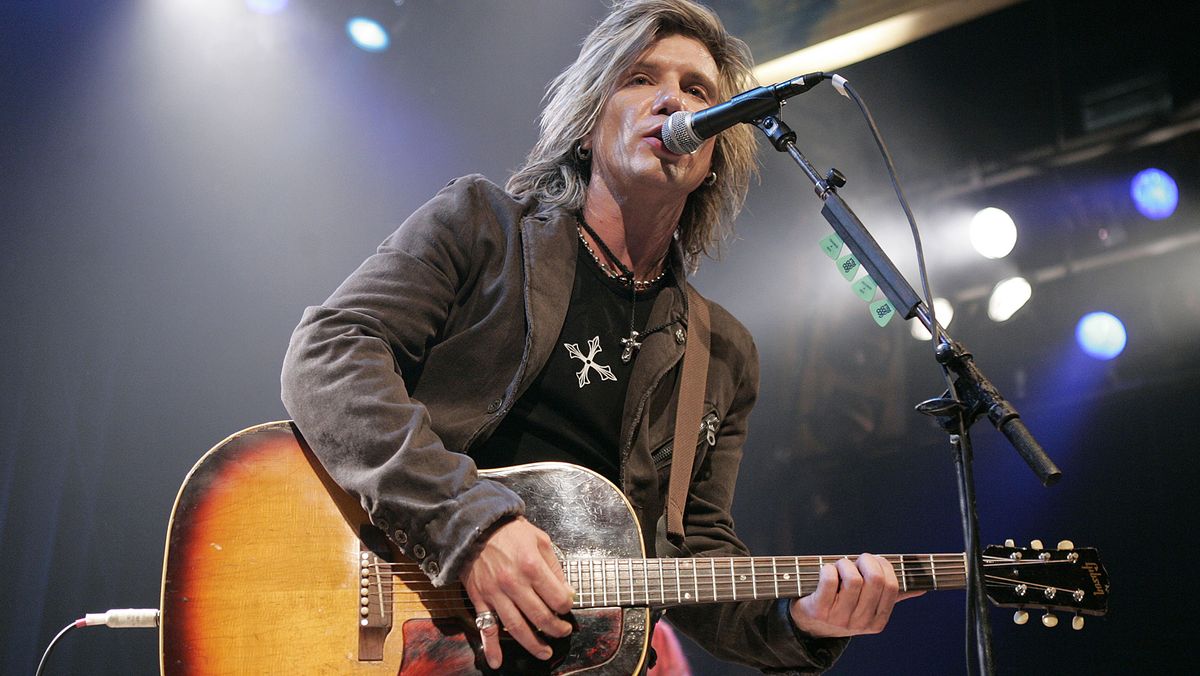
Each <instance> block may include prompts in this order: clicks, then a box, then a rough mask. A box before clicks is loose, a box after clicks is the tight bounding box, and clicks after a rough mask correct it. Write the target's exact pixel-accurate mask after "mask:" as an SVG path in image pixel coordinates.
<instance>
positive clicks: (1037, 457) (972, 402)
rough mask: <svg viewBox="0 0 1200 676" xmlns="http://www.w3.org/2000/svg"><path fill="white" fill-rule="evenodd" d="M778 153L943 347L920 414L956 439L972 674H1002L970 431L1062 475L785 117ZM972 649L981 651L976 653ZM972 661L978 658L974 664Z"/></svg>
mask: <svg viewBox="0 0 1200 676" xmlns="http://www.w3.org/2000/svg"><path fill="white" fill-rule="evenodd" d="M752 124H754V126H756V127H758V128H759V129H760V130H762V132H763V133H764V134H766V136H767V138H768V139H769V140H770V142H771V145H772V146H774V148H775V149H776V150H778V151H780V152H786V153H787V154H788V155H790V156H791V157H792V159H793V160H795V162H796V164H797V165H799V166H800V169H801V170H802V171H803V172H804V174H805V175H806V176H807V177H808V179H809V180H810V181H812V183H813V186H814V188H815V191H816V193H817V197H819V198H821V200H822V201H823V202H824V205H825V206H824V207H823V208H822V209H821V215H822V216H824V217H825V220H827V221H829V224H830V225H832V226H833V229H834V231H835V232H837V234H838V236H839V237H841V239H842V241H843V242H845V243H846V244H847V245H848V246H849V247H850V250H851V251H852V252H853V253H854V256H855V257H856V258H857V259H858V261H859V262H860V263H862V265H863V266H864V267H865V268H866V269H867V272H868V273H869V274H870V275H871V279H873V280H875V282H876V284H878V286H879V288H880V289H881V290H882V291H883V293H884V295H885V296H886V297H887V299H888V300H889V301H890V302H891V304H892V307H893V308H895V310H896V311H897V312H901V313H902V315H903V317H904V318H905V319H912V318H914V317H916V318H917V319H918V320H920V322H921V323H922V324H924V325H925V328H927V329H928V330H929V333H930V335H932V336H933V337H934V340H936V341H937V348H936V350H935V358H936V360H937V362H938V363H939V364H940V365H941V366H942V368H943V369H945V370H948V371H949V372H952V373H953V374H954V378H953V379H952V381H951V383H950V389H949V390H947V391H946V392H945V393H943V394H942V396H941V397H937V398H934V399H929V400H927V401H924V402H922V403H921V404H919V405H918V406H917V411H918V412H920V413H922V414H924V415H929V416H932V417H934V418H936V419H937V421H938V423H939V425H941V427H942V428H943V429H944V430H946V432H947V433H948V434H949V436H950V445H951V447H952V448H953V449H954V466H955V469H956V473H957V476H958V504H959V510H960V511H961V513H962V528H963V540H964V545H965V550H964V551H965V552H966V554H965V557H966V568H967V623H968V625H967V626H968V629H967V673H973V672H974V669H972V661H974V662H975V666H977V667H978V669H979V671H980V673H983V674H986V675H987V676H991V674H993V673H994V671H995V663H994V661H993V658H992V639H991V625H990V624H989V622H988V615H987V612H985V610H986V608H987V595H986V592H985V590H984V584H983V576H982V575H981V571H982V570H983V555H982V551H981V549H980V546H979V515H978V509H977V507H976V504H975V478H974V473H973V470H972V466H971V462H972V448H971V435H970V426H971V425H972V424H973V423H974V422H975V421H976V420H977V419H979V418H980V417H982V416H983V415H986V416H987V417H988V420H990V421H991V422H992V424H993V425H994V426H995V427H996V429H998V430H1000V431H1001V432H1002V433H1003V434H1004V436H1005V437H1006V438H1007V439H1008V440H1009V442H1010V443H1012V445H1013V447H1014V448H1015V449H1016V450H1017V452H1018V453H1019V454H1020V455H1021V457H1022V458H1023V459H1024V460H1025V462H1026V464H1028V465H1029V467H1030V469H1032V470H1033V472H1034V473H1035V474H1037V475H1038V478H1039V479H1040V480H1041V482H1042V484H1043V485H1045V486H1049V485H1051V484H1053V483H1054V482H1056V481H1058V479H1059V478H1061V476H1062V472H1061V471H1059V469H1058V467H1056V466H1055V465H1054V462H1053V461H1052V460H1051V459H1050V458H1049V457H1048V456H1047V455H1046V452H1045V451H1044V450H1042V447H1041V446H1040V445H1039V444H1038V442H1037V441H1036V440H1035V439H1034V438H1033V435H1032V434H1030V432H1029V430H1028V429H1027V428H1026V427H1025V424H1024V423H1022V422H1021V420H1020V415H1019V414H1018V413H1017V411H1016V409H1014V408H1013V407H1012V405H1011V404H1009V403H1008V401H1006V400H1005V399H1004V397H1003V396H1002V395H1001V394H1000V392H999V390H997V389H996V387H995V385H993V384H992V382H991V381H990V380H988V378H987V376H985V375H984V374H983V372H981V371H980V370H979V368H978V367H976V366H975V362H974V358H973V356H972V355H971V353H970V352H968V351H967V349H966V348H965V347H963V345H962V344H961V343H958V342H957V341H955V340H953V339H952V338H951V337H950V336H949V334H947V333H946V330H945V329H944V328H942V327H941V326H940V325H938V324H937V323H936V322H935V321H934V318H933V317H932V315H931V314H930V312H929V308H928V307H927V306H926V305H925V303H924V302H922V301H921V298H920V296H918V295H917V292H916V291H914V290H913V288H912V286H911V285H909V283H908V281H907V280H905V279H904V276H903V275H901V274H900V271H899V270H898V269H897V268H896V266H895V265H894V264H893V263H892V261H891V259H890V258H888V256H887V254H885V253H884V252H883V249H882V248H881V247H880V246H879V244H878V243H877V242H876V241H875V238H874V237H872V236H871V233H870V232H868V231H867V228H866V226H865V225H863V223H862V221H861V220H859V218H858V216H857V215H855V213H854V212H853V211H851V209H850V207H849V206H848V205H847V204H846V202H845V201H844V200H842V198H841V196H840V195H839V194H838V192H837V190H838V188H841V187H842V186H844V185H845V184H846V178H845V177H844V176H843V175H842V174H841V172H839V171H838V170H837V169H830V170H829V172H828V173H827V174H826V175H825V176H824V177H822V176H821V175H820V174H818V173H817V170H816V169H815V168H814V167H813V166H812V164H810V163H809V161H808V160H807V159H806V158H805V157H804V155H803V154H801V153H800V151H799V150H798V149H797V148H796V143H795V141H796V133H795V132H794V131H792V130H791V128H790V127H788V126H787V124H786V123H785V122H784V121H783V120H781V119H779V117H778V116H777V115H767V116H765V117H762V118H760V119H757V120H754V121H753V123H752ZM972 646H973V647H974V650H972ZM972 653H974V655H973V656H972Z"/></svg>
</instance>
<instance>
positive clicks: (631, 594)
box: [625, 559, 637, 606]
mask: <svg viewBox="0 0 1200 676" xmlns="http://www.w3.org/2000/svg"><path fill="white" fill-rule="evenodd" d="M625 565H626V566H627V567H628V568H629V605H631V606H635V605H637V602H636V601H634V600H633V559H625Z"/></svg>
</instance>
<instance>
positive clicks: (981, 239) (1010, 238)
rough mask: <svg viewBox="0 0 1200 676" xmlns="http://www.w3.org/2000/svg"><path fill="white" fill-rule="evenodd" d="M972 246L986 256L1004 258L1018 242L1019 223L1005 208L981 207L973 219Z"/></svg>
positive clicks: (971, 229)
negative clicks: (1014, 221)
mask: <svg viewBox="0 0 1200 676" xmlns="http://www.w3.org/2000/svg"><path fill="white" fill-rule="evenodd" d="M970 235H971V246H973V247H975V250H976V251H978V252H979V254H980V255H981V256H983V257H984V258H1004V257H1005V256H1007V255H1008V254H1009V252H1010V251H1012V250H1013V247H1014V246H1016V244H1017V225H1016V224H1015V223H1013V219H1012V216H1009V215H1008V214H1007V213H1005V211H1004V210H1003V209H997V208H996V207H988V208H986V209H980V210H979V213H977V214H975V217H974V218H972V219H971V228H970Z"/></svg>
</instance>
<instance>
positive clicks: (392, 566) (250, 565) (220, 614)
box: [159, 422, 1109, 676]
mask: <svg viewBox="0 0 1200 676" xmlns="http://www.w3.org/2000/svg"><path fill="white" fill-rule="evenodd" d="M481 474H483V475H485V476H487V477H488V478H490V479H492V480H495V481H498V482H501V483H503V484H504V485H506V486H508V487H509V488H511V489H512V490H514V491H515V492H517V493H518V494H519V495H521V496H522V497H523V498H524V500H525V504H526V509H527V513H526V517H527V518H528V519H529V520H530V521H531V522H532V523H534V524H535V525H537V526H538V527H540V528H542V529H543V530H545V531H546V532H547V533H548V534H549V535H550V537H551V539H552V540H553V542H554V544H555V546H556V548H557V549H558V551H559V556H560V559H561V562H562V566H563V572H564V575H565V576H566V579H567V582H568V584H569V585H570V586H571V587H572V589H574V590H575V593H576V598H575V603H574V609H573V610H572V612H571V616H570V621H571V622H572V623H573V624H574V626H575V630H574V631H573V632H572V634H571V635H570V636H568V637H567V638H564V639H557V640H552V647H553V648H554V656H553V657H552V658H551V659H550V660H549V661H545V662H543V661H541V660H537V659H535V658H533V657H532V656H530V655H528V654H527V653H525V652H524V651H523V650H521V648H520V646H519V645H518V644H517V643H516V642H515V641H513V640H511V639H506V638H504V637H503V635H502V645H503V648H504V669H505V671H506V672H508V673H519V674H554V675H566V674H589V675H601V674H603V675H609V674H613V675H615V674H623V675H625V674H634V673H637V672H638V671H639V670H640V669H641V668H642V666H643V663H644V661H645V659H646V653H647V645H648V634H649V628H650V611H651V609H652V608H661V607H669V606H678V605H687V604H695V603H720V602H729V601H741V600H747V599H774V598H785V597H799V596H803V595H805V594H808V593H811V592H812V591H813V589H814V586H815V584H816V580H817V576H818V573H819V571H820V567H821V566H822V565H823V564H824V563H825V562H827V561H833V560H835V559H837V558H840V557H837V556H767V557H733V558H691V559H687V558H667V559H664V558H646V556H645V550H644V547H643V545H642V541H641V537H640V535H639V533H640V530H639V528H638V524H637V519H636V517H635V516H634V513H633V511H632V509H631V508H630V506H629V503H628V502H627V501H626V499H625V497H624V495H623V494H622V493H621V492H620V491H619V490H618V489H617V488H616V487H615V486H613V485H612V484H611V483H610V482H608V481H607V480H606V479H604V478H603V477H601V476H600V475H598V474H595V473H594V472H591V471H589V470H586V469H584V468H581V467H577V466H574V465H569V464H565V463H551V462H547V463H535V464H530V465H520V466H516V467H510V468H505V469H498V470H486V471H482V472H481ZM1006 545H1008V543H1006ZM886 558H888V559H889V560H890V561H891V562H892V564H893V565H894V566H895V569H896V573H897V577H898V578H899V580H900V584H901V588H902V589H904V590H940V589H962V588H964V587H965V583H966V575H965V557H964V555H963V554H962V553H957V554H903V555H889V556H887V557H886ZM984 561H985V563H984V565H985V568H986V570H984V571H983V572H984V575H985V580H986V583H987V588H988V590H989V596H990V597H991V599H992V601H993V602H994V603H997V604H998V605H1003V606H1013V607H1017V608H1018V609H1019V610H1018V614H1020V613H1023V612H1027V611H1028V610H1030V609H1047V610H1061V611H1068V612H1072V613H1075V619H1074V620H1073V624H1077V625H1078V624H1080V623H1081V621H1082V616H1083V615H1103V614H1104V613H1105V612H1106V608H1107V598H1108V592H1109V583H1108V577H1107V574H1106V573H1105V571H1104V568H1103V566H1102V565H1101V563H1100V561H1099V560H1098V556H1097V554H1096V551H1095V550H1093V549H1087V548H1078V549H1077V548H1074V547H1073V546H1069V543H1067V544H1065V545H1064V547H1063V548H1061V549H1057V550H1053V551H1050V550H1038V549H1034V548H1018V547H1014V546H1011V545H1008V546H1002V547H1001V546H993V547H988V548H987V549H986V550H985V552H984ZM160 608H161V609H162V619H161V629H160V634H159V639H160V657H161V668H162V673H163V674H169V675H179V676H184V675H201V674H205V675H208V674H256V675H257V674H276V673H277V674H304V675H305V676H309V675H312V674H403V675H404V676H413V675H417V674H431V675H433V674H436V675H438V676H442V675H445V674H480V673H485V672H487V673H491V672H488V670H487V666H486V663H485V662H484V661H483V658H482V652H481V649H480V644H479V637H478V634H477V632H476V630H475V628H474V623H473V617H474V614H475V613H474V611H473V610H472V608H471V605H470V601H469V599H468V598H467V595H466V593H465V591H464V590H463V588H462V587H461V586H459V585H457V584H452V585H448V586H445V587H434V586H433V585H432V584H431V583H430V582H429V579H428V578H427V577H426V575H425V574H424V573H423V572H422V571H421V570H420V568H419V567H418V562H417V561H415V560H413V559H411V558H407V557H405V556H403V555H401V554H400V553H399V552H398V550H397V549H396V548H395V547H394V545H392V544H391V543H390V541H389V540H388V539H387V538H386V537H384V535H383V533H382V532H380V531H379V530H378V529H376V528H375V527H374V526H373V525H372V524H371V523H370V521H369V520H368V518H367V515H366V513H365V511H364V510H363V509H362V507H361V506H360V505H359V504H358V502H357V501H356V500H355V499H354V498H352V497H351V496H350V495H348V494H347V493H345V492H344V491H342V490H341V489H340V488H339V487H338V486H337V485H336V484H335V483H334V482H333V481H332V480H331V479H330V478H329V476H328V475H327V474H326V473H325V472H324V470H323V469H322V467H321V465H320V463H319V462H318V461H317V459H316V457H315V456H314V455H313V453H312V451H311V450H310V449H309V447H308V446H307V445H306V444H305V442H304V439H303V438H302V437H301V436H300V434H299V432H298V431H297V430H296V429H295V427H294V426H293V425H292V424H291V423H289V422H276V423H268V424H265V425H259V426H256V427H251V428H249V429H246V430H243V431H241V432H238V433H237V434H234V435H232V436H230V437H229V438H227V439H225V440H224V441H223V442H221V443H220V444H218V445H217V446H216V447H214V448H213V449H212V450H210V451H209V452H208V453H207V454H205V455H204V456H203V457H202V458H201V459H200V460H199V462H197V464H196V466H195V467H193V468H192V470H191V472H190V473H189V474H188V476H187V478H186V479H185V481H184V483H183V486H182V487H181V488H180V491H179V495H178V497H177V499H176V502H175V506H174V509H173V511H172V514H171V522H170V525H169V528H168V535H167V546H166V554H165V557H164V564H163V582H162V604H161V606H160ZM1047 617H1051V616H1050V615H1048V616H1047ZM1044 621H1046V620H1044ZM1046 622H1047V623H1049V622H1048V621H1046Z"/></svg>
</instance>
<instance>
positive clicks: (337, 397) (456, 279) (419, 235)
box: [281, 179, 524, 585]
mask: <svg viewBox="0 0 1200 676" xmlns="http://www.w3.org/2000/svg"><path fill="white" fill-rule="evenodd" d="M477 184H478V181H474V180H471V179H459V180H458V181H457V182H452V183H451V184H450V185H449V186H447V187H446V188H445V189H443V190H442V191H441V192H440V193H439V194H438V195H437V196H436V197H434V199H432V200H431V201H430V202H428V203H427V204H425V205H424V206H423V207H421V208H420V209H419V210H417V211H416V212H415V213H414V214H413V215H412V216H411V217H410V218H409V219H407V220H406V221H405V222H404V224H403V225H401V227H400V228H399V229H398V230H397V231H396V232H395V233H394V234H393V235H391V236H390V237H389V238H388V239H387V240H385V241H384V243H383V244H382V245H380V247H379V249H378V250H377V252H376V253H375V254H374V255H372V256H371V257H370V258H368V259H367V260H366V261H365V262H364V263H363V264H362V265H361V266H360V267H359V268H358V270H356V271H355V272H354V273H353V274H352V275H351V276H350V277H349V278H348V279H346V281H345V282H343V283H342V285H341V286H340V287H339V288H338V289H337V290H336V291H334V293H333V295H332V296H330V298H329V299H328V300H327V301H325V303H324V304H323V305H320V306H317V307H310V308H308V309H307V310H306V311H305V312H304V315H303V317H302V319H301V321H300V324H299V326H297V327H296V330H295V332H294V333H293V334H292V338H291V342H290V344H289V346H288V351H287V355H286V357H285V359H284V364H283V373H282V379H281V380H282V396H283V402H284V405H285V406H286V407H287V410H288V413H289V414H290V415H291V416H292V417H293V419H294V420H295V423H296V425H297V427H298V428H299V429H300V431H301V433H302V434H303V435H304V437H305V440H306V441H307V442H308V443H309V445H310V446H311V448H312V450H313V452H314V453H315V454H316V455H317V457H318V458H319V459H320V461H321V463H322V464H323V465H324V467H325V469H326V470H327V471H328V472H329V474H330V476H331V477H332V478H333V479H334V481H335V482H337V484H338V485H340V486H341V487H342V488H343V489H345V490H346V491H347V492H349V493H350V494H351V495H353V496H355V497H356V498H358V499H359V501H360V502H361V504H362V506H363V508H364V509H365V510H366V511H367V513H368V514H369V515H370V518H371V520H372V522H373V523H374V524H375V525H376V526H377V527H379V528H380V529H381V530H383V531H384V532H385V533H387V535H388V536H389V537H390V538H391V539H392V540H393V541H394V542H395V544H396V545H397V546H398V547H399V548H400V549H401V551H403V552H404V553H405V554H406V555H407V556H409V557H411V558H412V559H414V560H416V561H418V562H419V563H420V565H421V568H422V570H424V571H425V573H426V574H427V575H428V576H429V577H430V578H431V579H432V580H433V582H434V583H435V584H438V585H442V584H446V583H447V582H450V581H453V580H454V579H456V578H457V576H458V572H459V570H460V568H461V566H462V565H463V563H465V560H464V559H465V558H466V557H468V556H469V554H470V552H471V548H472V547H473V545H474V543H475V541H476V540H477V538H478V536H479V535H480V534H481V533H482V532H483V531H485V530H486V529H487V528H488V527H489V526H491V525H492V524H493V523H495V522H496V521H498V520H500V519H501V518H503V517H505V516H508V515H514V514H520V513H522V512H523V511H524V504H523V503H522V501H521V499H520V498H519V497H518V496H517V495H516V494H515V493H513V492H512V491H511V490H509V489H507V488H505V487H503V486H501V485H499V484H497V483H495V482H492V481H489V480H486V479H482V478H480V477H479V476H478V475H477V473H476V467H475V464H474V462H473V461H472V460H471V459H470V458H469V457H468V456H466V455H464V454H461V453H457V452H453V451H451V450H448V449H447V448H446V447H445V445H444V444H443V442H442V440H441V439H440V438H439V437H438V436H437V434H435V433H434V432H433V430H432V428H431V426H430V415H429V411H428V410H427V408H426V407H425V406H424V405H423V404H422V403H421V402H420V401H417V400H416V399H413V398H412V397H411V396H410V388H409V387H408V385H407V384H406V381H413V379H416V378H418V377H419V374H420V370H421V365H422V364H423V361H424V359H425V357H426V354H427V351H428V350H429V349H430V348H431V346H432V345H434V344H435V342H436V340H437V338H438V337H439V336H440V334H441V332H442V331H443V329H444V327H445V326H446V323H447V321H448V318H449V316H450V312H451V308H452V305H453V304H454V302H455V298H456V295H457V294H458V293H459V290H460V289H461V288H463V286H464V285H465V284H466V283H467V281H468V280H467V278H468V276H469V275H471V274H473V273H472V272H471V271H472V270H473V266H472V258H473V257H477V256H479V255H480V254H479V252H477V251H475V250H474V249H475V248H476V247H478V246H479V245H478V242H479V240H480V239H481V238H480V237H478V236H476V232H477V228H478V227H480V226H479V224H478V223H473V222H471V221H473V220H476V221H477V220H479V219H481V218H484V219H486V218H487V217H488V216H489V215H490V214H489V212H487V210H486V208H485V206H483V205H481V203H482V202H486V199H485V198H483V197H481V196H480V195H479V189H478V185H477Z"/></svg>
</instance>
